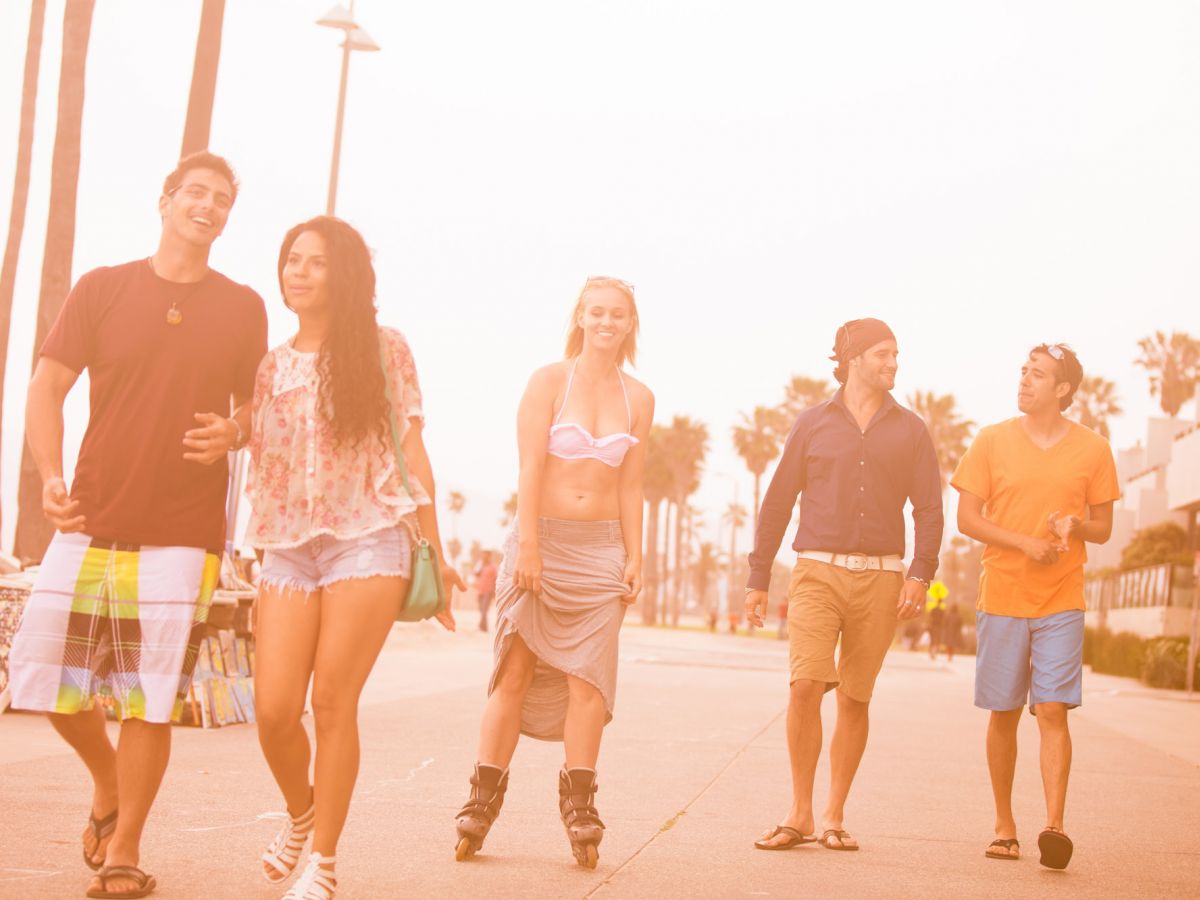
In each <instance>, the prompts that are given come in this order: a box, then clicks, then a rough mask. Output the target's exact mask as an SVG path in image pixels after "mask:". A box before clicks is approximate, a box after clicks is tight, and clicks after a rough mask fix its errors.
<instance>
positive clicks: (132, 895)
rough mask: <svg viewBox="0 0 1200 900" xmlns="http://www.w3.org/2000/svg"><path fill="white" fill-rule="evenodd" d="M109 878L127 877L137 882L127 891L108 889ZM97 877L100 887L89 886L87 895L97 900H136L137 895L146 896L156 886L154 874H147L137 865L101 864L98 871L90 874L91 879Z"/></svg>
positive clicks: (94, 879) (152, 891)
mask: <svg viewBox="0 0 1200 900" xmlns="http://www.w3.org/2000/svg"><path fill="white" fill-rule="evenodd" d="M110 878H129V879H132V880H133V881H135V882H137V887H136V888H134V889H133V890H127V891H110V890H109V889H108V879H110ZM97 879H99V881H100V887H98V888H94V887H90V886H89V887H88V892H87V895H88V896H89V897H96V898H99V900H137V898H138V897H146V896H149V895H150V894H152V893H154V889H155V888H156V887H158V882H157V881H155V880H154V876H153V875H147V874H146V873H145V872H143V871H142V870H141V869H139V868H138V867H137V866H101V867H100V871H99V872H97V873H96V874H95V875H94V876H92V880H93V881H96V880H97Z"/></svg>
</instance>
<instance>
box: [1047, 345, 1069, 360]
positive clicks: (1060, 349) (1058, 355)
mask: <svg viewBox="0 0 1200 900" xmlns="http://www.w3.org/2000/svg"><path fill="white" fill-rule="evenodd" d="M1070 349H1071V348H1070V347H1068V346H1067V345H1066V344H1047V345H1046V352H1047V353H1049V354H1050V355H1051V356H1053V357H1054V358H1055V359H1057V360H1058V361H1059V362H1062V361H1063V359H1064V358H1065V356H1066V353H1065V352H1064V351H1067V350H1070ZM1072 352H1074V351H1072Z"/></svg>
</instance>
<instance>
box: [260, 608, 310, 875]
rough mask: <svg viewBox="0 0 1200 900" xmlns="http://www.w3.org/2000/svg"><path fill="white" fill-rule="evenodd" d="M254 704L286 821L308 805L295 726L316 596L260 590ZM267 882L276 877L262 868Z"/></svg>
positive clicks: (302, 739)
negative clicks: (284, 806)
mask: <svg viewBox="0 0 1200 900" xmlns="http://www.w3.org/2000/svg"><path fill="white" fill-rule="evenodd" d="M255 615H256V616H257V620H256V627H255V654H256V660H255V661H256V663H257V669H256V671H255V673H254V704H255V713H256V719H257V721H258V743H259V746H260V747H262V751H263V756H265V757H266V760H267V765H268V766H269V767H270V768H271V774H272V775H273V776H275V783H276V784H278V785H279V789H280V791H281V792H282V793H283V799H284V802H285V803H286V804H287V811H288V815H290V816H291V817H292V818H293V819H296V818H300V817H301V816H303V815H304V813H305V811H306V810H307V809H308V807H309V806H310V805H311V804H312V800H313V791H312V787H311V784H310V782H309V777H308V768H309V763H310V761H311V758H312V751H311V749H310V747H309V742H308V732H306V731H305V730H304V724H303V722H302V721H301V718H302V716H303V715H304V700H305V697H306V696H307V695H308V682H309V679H310V678H311V677H312V670H313V660H314V658H315V656H316V649H317V634H318V632H319V629H320V623H321V595H320V593H307V592H305V591H300V590H295V589H289V588H283V587H278V586H273V585H264V586H263V587H262V589H261V590H260V592H259V595H258V601H257V603H256V606H255ZM263 871H264V872H266V873H267V874H268V875H271V876H273V877H278V874H279V873H278V872H277V871H276V870H275V869H274V867H272V866H268V865H267V864H266V863H263Z"/></svg>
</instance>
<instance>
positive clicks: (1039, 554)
mask: <svg viewBox="0 0 1200 900" xmlns="http://www.w3.org/2000/svg"><path fill="white" fill-rule="evenodd" d="M1021 552H1022V553H1024V554H1025V555H1026V556H1028V557H1029V558H1030V559H1032V560H1033V561H1034V562H1035V563H1041V564H1042V565H1044V566H1050V565H1053V564H1054V563H1056V562H1058V554H1059V549H1058V546H1057V545H1056V544H1055V543H1054V542H1053V541H1048V540H1046V539H1045V538H1039V537H1027V538H1025V539H1024V540H1023V541H1021Z"/></svg>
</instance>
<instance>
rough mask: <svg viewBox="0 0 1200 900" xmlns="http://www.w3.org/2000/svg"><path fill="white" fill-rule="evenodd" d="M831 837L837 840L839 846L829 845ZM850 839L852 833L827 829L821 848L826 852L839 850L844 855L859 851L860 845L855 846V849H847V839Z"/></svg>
mask: <svg viewBox="0 0 1200 900" xmlns="http://www.w3.org/2000/svg"><path fill="white" fill-rule="evenodd" d="M831 837H835V838H837V840H838V842H837V846H834V845H833V844H831V843H829V839H830V838H831ZM848 837H850V832H848V831H842V830H841V829H840V828H826V829H825V832H824V833H823V834H822V835H821V846H822V847H824V848H825V849H826V850H838V851H840V852H842V853H851V852H853V851H855V850H857V849H858V844H855V845H854V846H853V847H847V846H846V838H848Z"/></svg>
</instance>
